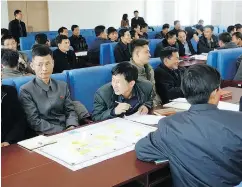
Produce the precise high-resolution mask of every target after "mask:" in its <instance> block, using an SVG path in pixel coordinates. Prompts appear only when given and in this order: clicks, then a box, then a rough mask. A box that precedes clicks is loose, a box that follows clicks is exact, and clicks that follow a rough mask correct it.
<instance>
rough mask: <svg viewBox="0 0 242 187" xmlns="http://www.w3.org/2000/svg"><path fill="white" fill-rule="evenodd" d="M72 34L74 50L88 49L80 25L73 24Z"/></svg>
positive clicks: (71, 41)
mask: <svg viewBox="0 0 242 187" xmlns="http://www.w3.org/2000/svg"><path fill="white" fill-rule="evenodd" d="M71 30H72V36H71V37H70V38H69V40H70V43H71V46H72V47H73V49H74V51H87V49H88V45H87V42H86V39H85V38H84V37H83V36H82V35H80V29H79V26H78V25H72V26H71Z"/></svg>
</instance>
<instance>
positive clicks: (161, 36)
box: [155, 31, 165, 39]
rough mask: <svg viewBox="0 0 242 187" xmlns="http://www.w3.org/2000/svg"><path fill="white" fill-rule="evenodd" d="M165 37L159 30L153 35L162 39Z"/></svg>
mask: <svg viewBox="0 0 242 187" xmlns="http://www.w3.org/2000/svg"><path fill="white" fill-rule="evenodd" d="M163 38H165V34H164V33H163V32H162V31H161V32H158V33H157V34H156V35H155V39H163Z"/></svg>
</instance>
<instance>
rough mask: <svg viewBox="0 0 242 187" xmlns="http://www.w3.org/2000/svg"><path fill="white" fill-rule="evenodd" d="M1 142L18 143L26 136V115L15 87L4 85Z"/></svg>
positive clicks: (2, 87)
mask: <svg viewBox="0 0 242 187" xmlns="http://www.w3.org/2000/svg"><path fill="white" fill-rule="evenodd" d="M1 89H2V96H1V99H2V111H1V118H2V119H1V126H2V131H1V142H8V143H10V144H13V143H17V142H18V141H21V140H23V139H24V137H25V135H26V129H27V122H26V117H25V113H24V111H23V109H22V107H21V104H20V102H19V100H18V94H17V91H16V89H15V88H14V87H13V86H7V85H2V86H1Z"/></svg>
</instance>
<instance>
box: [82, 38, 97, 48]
mask: <svg viewBox="0 0 242 187" xmlns="http://www.w3.org/2000/svg"><path fill="white" fill-rule="evenodd" d="M84 38H85V39H86V42H87V45H88V46H89V45H91V43H92V42H93V41H94V40H95V38H96V36H85V37H84Z"/></svg>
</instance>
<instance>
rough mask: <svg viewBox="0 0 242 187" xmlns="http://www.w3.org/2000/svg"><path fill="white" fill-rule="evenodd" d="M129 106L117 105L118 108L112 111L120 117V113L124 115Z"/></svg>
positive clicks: (125, 104) (124, 104)
mask: <svg viewBox="0 0 242 187" xmlns="http://www.w3.org/2000/svg"><path fill="white" fill-rule="evenodd" d="M130 107H131V106H130V104H127V103H119V104H118V106H116V108H115V109H114V113H115V114H116V115H120V114H122V113H125V112H126V111H127V110H129V109H130Z"/></svg>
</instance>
